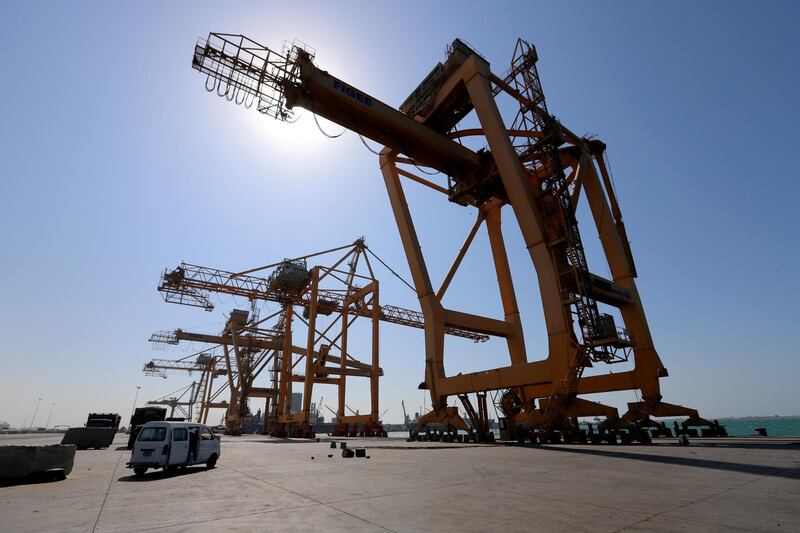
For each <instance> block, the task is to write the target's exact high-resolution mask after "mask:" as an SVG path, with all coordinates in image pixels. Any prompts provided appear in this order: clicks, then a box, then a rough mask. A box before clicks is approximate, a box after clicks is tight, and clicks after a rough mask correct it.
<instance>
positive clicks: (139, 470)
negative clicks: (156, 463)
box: [133, 466, 147, 476]
mask: <svg viewBox="0 0 800 533" xmlns="http://www.w3.org/2000/svg"><path fill="white" fill-rule="evenodd" d="M145 472H147V468H145V467H143V466H137V467H136V468H134V469H133V473H134V474H136V475H137V476H143V475H144V473H145Z"/></svg>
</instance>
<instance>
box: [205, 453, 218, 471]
mask: <svg viewBox="0 0 800 533" xmlns="http://www.w3.org/2000/svg"><path fill="white" fill-rule="evenodd" d="M215 466H217V456H216V455H212V456H211V457H209V458H208V461H206V468H208V469H209V470H211V469H212V468H214V467H215Z"/></svg>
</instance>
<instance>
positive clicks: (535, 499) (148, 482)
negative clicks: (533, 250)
mask: <svg viewBox="0 0 800 533" xmlns="http://www.w3.org/2000/svg"><path fill="white" fill-rule="evenodd" d="M60 438H61V436H60V435H43V436H34V435H8V436H0V445H2V444H52V443H56V442H59V441H60ZM126 440H127V436H126V435H117V438H116V439H115V442H114V444H113V445H112V447H110V448H108V449H105V450H85V451H79V452H77V455H76V457H75V466H74V470H73V471H72V473H71V474H70V476H69V477H68V478H67V479H66V480H64V481H58V482H46V483H41V482H39V483H27V484H17V485H7V484H6V485H0V531H2V532H4V533H12V532H27V531H36V532H38V531H59V532H63V531H97V532H100V531H109V532H110V531H120V532H121V531H170V532H177V531H199V530H202V531H309V530H312V531H313V530H327V531H344V530H346V531H459V532H464V531H704V532H705V531H785V532H786V531H800V439H791V438H769V437H768V438H728V439H694V440H693V441H692V444H691V445H690V446H688V447H683V446H678V445H677V444H676V442H675V441H674V440H669V439H658V440H656V442H655V444H654V445H652V446H635V445H634V446H622V445H619V446H610V445H600V446H592V445H547V446H524V447H523V446H507V445H475V444H445V443H427V442H419V443H417V442H415V443H406V442H405V441H404V440H402V439H380V440H379V439H337V441H342V440H344V441H346V442H347V446H348V447H351V448H352V447H366V448H367V454H368V455H369V456H370V457H369V458H368V459H367V458H352V459H347V458H343V457H342V454H341V449H339V448H338V447H337V449H335V450H334V449H331V448H330V443H329V440H330V439H328V438H323V439H321V442H309V441H300V440H281V439H271V438H269V437H262V436H256V435H252V436H242V437H229V436H223V437H222V457H221V458H220V460H219V463H218V464H217V467H216V468H215V469H213V470H206V469H204V468H203V467H200V466H198V467H191V468H188V469H186V470H185V471H182V472H178V473H175V474H172V473H165V472H162V471H152V470H151V471H148V473H147V474H146V475H145V476H144V477H142V478H136V477H134V476H133V472H132V471H131V470H129V469H127V468H125V463H126V462H127V460H128V459H129V457H130V452H128V451H127V450H125V449H124V446H125V442H126ZM329 454H333V457H330V458H329V457H328V455H329ZM312 457H313V459H312Z"/></svg>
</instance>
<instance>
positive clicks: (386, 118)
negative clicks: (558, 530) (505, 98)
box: [286, 56, 480, 175]
mask: <svg viewBox="0 0 800 533" xmlns="http://www.w3.org/2000/svg"><path fill="white" fill-rule="evenodd" d="M298 64H299V67H300V78H301V80H302V86H300V87H296V86H288V87H286V107H287V108H289V109H292V108H293V107H294V106H300V107H303V108H305V109H307V110H309V111H311V112H312V113H316V114H317V115H319V116H321V117H325V118H326V119H328V120H330V121H332V122H336V123H337V124H341V125H342V126H345V127H347V128H348V129H350V130H352V131H355V132H357V133H358V134H360V135H363V136H364V137H368V138H370V139H372V140H373V141H375V142H378V143H380V144H382V145H384V146H387V147H390V148H393V149H394V150H396V151H397V152H402V153H404V154H406V155H407V156H409V157H411V158H412V159H414V160H415V161H416V163H417V164H420V165H425V166H429V167H431V168H435V169H436V170H439V171H440V172H443V173H445V174H450V175H452V174H462V175H463V174H472V173H474V172H477V170H478V167H479V165H480V160H479V158H478V154H476V153H475V152H473V151H472V150H470V149H468V148H465V147H464V146H462V145H461V144H459V143H457V142H455V141H453V140H451V139H449V138H448V137H447V136H445V135H442V134H441V133H437V132H435V131H433V130H432V129H430V128H428V127H426V126H424V125H422V124H420V123H419V122H417V121H415V120H414V119H412V118H411V117H409V116H407V115H405V114H403V113H401V112H400V111H398V110H397V109H394V108H393V107H391V106H388V105H386V104H384V103H383V102H381V101H380V100H378V99H377V98H375V97H373V96H370V95H368V94H366V93H363V92H362V91H360V90H358V89H356V88H354V87H352V86H350V85H349V84H347V83H345V82H344V81H342V80H340V79H339V78H336V77H334V76H331V75H330V74H328V73H327V72H326V71H323V70H321V69H319V68H317V67H316V66H315V65H314V64H313V63H312V62H311V61H310V60H309V59H307V58H304V57H302V56H301V57H300V58H299V60H298Z"/></svg>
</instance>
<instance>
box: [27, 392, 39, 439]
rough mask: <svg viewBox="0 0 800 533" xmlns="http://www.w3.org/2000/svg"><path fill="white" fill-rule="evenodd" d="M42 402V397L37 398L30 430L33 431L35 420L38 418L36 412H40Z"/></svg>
mask: <svg viewBox="0 0 800 533" xmlns="http://www.w3.org/2000/svg"><path fill="white" fill-rule="evenodd" d="M40 403H42V399H41V398H39V399H38V400H36V409H34V410H33V416H32V417H31V425H30V426H28V431H31V430H32V429H33V422H34V421H35V420H36V413H38V412H39V404H40Z"/></svg>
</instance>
